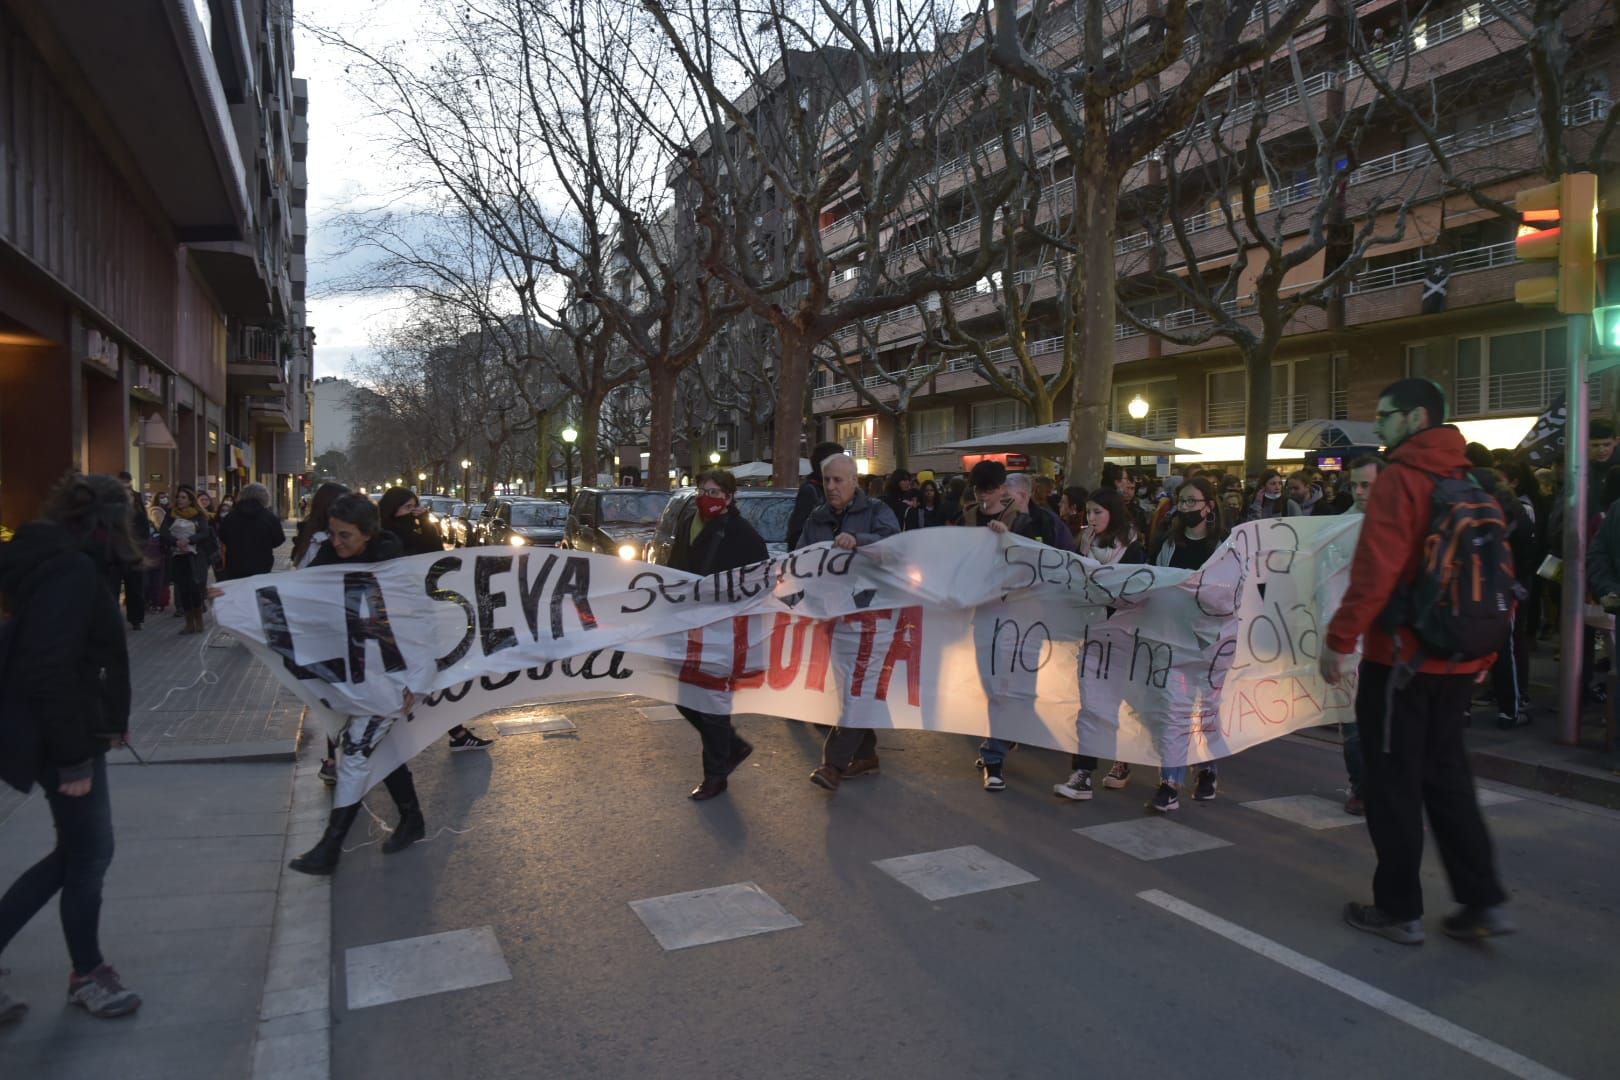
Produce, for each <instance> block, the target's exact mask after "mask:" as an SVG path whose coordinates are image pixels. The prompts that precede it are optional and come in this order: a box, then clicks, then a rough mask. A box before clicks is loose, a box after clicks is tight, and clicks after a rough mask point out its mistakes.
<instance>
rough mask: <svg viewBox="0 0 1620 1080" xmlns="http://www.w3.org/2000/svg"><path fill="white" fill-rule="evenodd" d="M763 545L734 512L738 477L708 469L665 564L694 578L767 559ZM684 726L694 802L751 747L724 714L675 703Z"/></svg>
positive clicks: (715, 789) (708, 794)
mask: <svg viewBox="0 0 1620 1080" xmlns="http://www.w3.org/2000/svg"><path fill="white" fill-rule="evenodd" d="M767 557H768V556H767V551H766V548H765V541H764V539H763V538H762V537H761V536H760V535H759V533H758V532H756V531H754V527H753V526H752V525H750V524H748V519H747V518H745V517H743V516H742V513H741V512H740V511H738V509H737V478H736V477H734V476H732V475H731V473H729V472H727V471H726V470H724V469H711V470H709V471H708V472H706V473H704V474H703V475H702V476H700V477H698V493H697V498H695V499H693V500H692V506H691V509H690V510H689V511H687V512H686V513H683V514H682V515H681V519H680V521H679V522H677V523H676V525H675V543H674V546H673V547H672V548H671V549H670V554H669V565H671V566H673V567H674V568H676V569H677V570H686V571H688V572H690V573H693V574H714V573H718V572H720V571H723V570H735V569H737V568H738V567H742V566H748V565H749V564H751V563H758V562H764V561H765V559H766V558H767ZM676 708H677V709H679V710H680V713H681V715H682V716H684V717H686V721H687V723H689V724H691V725H692V726H693V727H695V728H697V731H698V735H699V736H700V737H701V738H702V739H703V782H702V783H701V784H699V785H698V786H697V787H695V788H693V789H692V793H691V798H692V799H693V800H694V801H696V802H702V801H704V800H705V799H712V798H714V797H715V796H716V795H719V794H721V793H722V792H724V791H725V790H726V777H728V776H730V775H731V774H732V773H733V772H734V771H736V768H737V766H738V765H741V764H742V763H743V759H745V758H746V757H748V755H749V754H752V753H753V752H754V747H753V745H752V744H750V743H749V742H748V740H747V739H744V738H743V737H742V736H741V735H738V734H737V729H736V728H735V727H733V726H732V723H731V717H730V716H729V715H727V714H725V713H707V712H700V711H699V710H697V709H689V708H687V707H686V706H685V705H677V706H676Z"/></svg>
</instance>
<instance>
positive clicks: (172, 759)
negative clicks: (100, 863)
mask: <svg viewBox="0 0 1620 1080" xmlns="http://www.w3.org/2000/svg"><path fill="white" fill-rule="evenodd" d="M284 557H285V556H284ZM284 557H283V558H284ZM281 568H283V569H284V564H283V566H282V567H281ZM182 625H183V623H182V621H181V620H180V619H175V618H172V617H170V615H169V614H168V613H163V614H157V613H153V614H150V615H148V617H147V620H146V628H145V629H143V630H141V631H139V632H129V634H128V640H129V647H130V659H131V667H132V673H133V680H132V681H133V689H134V708H133V709H132V711H131V717H130V735H131V742H132V743H133V744H134V746H135V748H136V749H137V750H138V751H139V752H140V754H141V756H142V757H143V758H145V759H146V761H147V762H148V764H140V763H138V762H137V760H136V758H135V756H134V755H133V754H131V753H130V752H128V751H124V750H118V751H113V752H112V753H111V754H110V755H109V757H108V763H109V765H112V766H116V767H114V768H110V769H109V775H108V783H109V785H110V787H111V795H112V803H113V814H114V821H115V831H116V835H117V854H116V855H115V856H114V858H113V863H112V867H111V869H110V870H109V871H108V875H107V883H106V890H105V893H104V904H103V908H102V924H101V926H102V949H103V951H104V952H105V954H106V956H107V960H108V962H109V963H111V964H112V965H113V966H114V967H116V968H117V969H118V970H119V972H120V974H122V975H123V977H124V978H125V980H126V982H127V984H128V985H129V986H130V987H131V988H132V989H134V990H135V991H136V992H138V993H139V994H141V995H142V997H143V999H144V1004H143V1006H142V1008H141V1009H140V1011H139V1012H137V1013H136V1014H135V1015H134V1016H131V1017H128V1018H124V1019H119V1020H97V1019H94V1018H92V1017H90V1016H89V1015H88V1014H86V1013H84V1012H83V1011H82V1010H80V1009H78V1008H76V1007H73V1006H70V1005H68V1004H67V1002H66V986H67V975H68V967H69V965H68V959H67V954H66V949H65V947H64V945H63V943H62V931H61V924H60V922H59V920H58V917H57V912H56V903H55V901H53V902H52V903H51V904H50V905H48V906H47V907H46V909H45V910H43V911H41V912H40V913H39V915H37V916H36V917H35V918H34V920H33V921H32V922H31V923H30V924H29V925H28V926H27V927H26V928H25V929H24V930H23V932H22V933H21V934H19V935H18V937H17V939H16V940H15V941H14V942H12V944H11V946H10V947H9V948H8V949H7V950H6V954H5V956H4V958H3V961H0V965H3V966H4V967H5V968H7V969H9V971H10V974H9V975H7V976H5V987H6V989H7V991H8V992H9V993H10V994H12V995H13V996H14V997H18V998H20V999H22V1000H24V1001H27V1002H28V1003H29V1005H30V1010H29V1013H28V1015H27V1017H26V1018H25V1019H24V1020H23V1021H22V1022H21V1023H20V1024H17V1025H14V1026H12V1027H11V1028H9V1029H7V1030H4V1031H0V1077H13V1076H15V1077H29V1078H31V1080H70V1078H73V1080H77V1078H80V1077H91V1076H116V1077H119V1078H120V1080H136V1078H146V1077H151V1078H153V1080H177V1078H185V1077H200V1078H201V1077H206V1078H209V1080H215V1078H218V1080H237V1078H248V1077H254V1078H256V1080H290V1078H293V1077H307V1078H311V1080H316V1078H318V1080H325V1077H326V1076H327V1050H328V1038H327V1033H326V1029H327V1025H328V1022H329V1017H330V1010H329V1008H328V1004H327V997H326V994H327V990H328V983H329V978H330V962H329V955H328V954H329V951H330V926H331V904H330V898H329V897H330V894H329V884H328V883H327V882H326V881H325V880H320V879H313V878H307V877H304V876H303V875H299V874H295V873H292V872H291V871H288V870H286V869H285V864H286V860H287V859H288V858H289V857H290V855H289V848H296V847H298V845H299V844H302V845H303V846H306V847H307V846H308V841H309V833H310V832H311V831H312V830H314V831H317V832H318V830H319V827H320V824H322V823H324V821H325V815H326V809H327V806H328V805H329V801H328V800H327V799H326V797H325V789H324V787H323V785H321V783H320V781H319V779H318V778H317V777H316V776H315V768H316V766H317V765H318V754H316V755H315V756H314V757H312V758H311V759H310V760H309V761H307V762H306V763H305V764H304V765H302V766H300V767H298V768H297V769H296V770H295V769H294V767H293V763H294V757H295V751H296V748H297V744H298V738H299V732H300V725H301V722H302V715H303V708H302V706H301V705H299V704H298V703H297V702H296V699H294V698H292V697H291V695H288V694H286V693H285V692H284V691H282V690H281V689H280V688H279V686H278V684H277V683H276V681H275V679H274V677H273V676H272V675H271V673H270V672H269V671H268V670H266V669H265V668H264V666H263V665H261V664H259V663H258V662H257V661H256V660H254V659H253V658H252V657H251V656H250V654H249V653H248V651H247V650H246V649H245V648H244V647H242V646H241V645H239V644H234V643H230V642H229V641H228V639H214V640H213V643H212V644H210V637H209V635H208V634H204V635H199V636H181V635H180V633H179V631H180V629H181V627H182ZM208 625H209V630H210V632H212V631H213V630H214V629H215V626H214V624H213V622H212V620H211V619H210V620H209V624H208ZM205 671H206V672H207V674H206V675H205V674H204V672H205ZM311 749H312V750H317V749H318V748H311ZM51 844H52V828H51V820H50V812H49V810H48V809H47V807H46V805H45V800H44V798H43V797H42V795H41V794H40V792H39V790H38V789H35V791H34V792H33V794H32V795H30V796H28V797H26V798H25V797H23V796H21V795H18V794H17V793H16V792H15V791H12V790H11V789H10V788H0V882H4V883H7V884H9V882H11V881H12V880H14V879H15V878H16V877H17V875H19V874H20V873H21V872H22V871H23V870H24V869H26V868H27V867H28V866H30V865H32V864H33V863H34V862H35V861H37V860H38V859H39V858H40V857H41V856H43V855H44V854H45V853H46V852H47V851H49V850H50V848H51Z"/></svg>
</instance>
